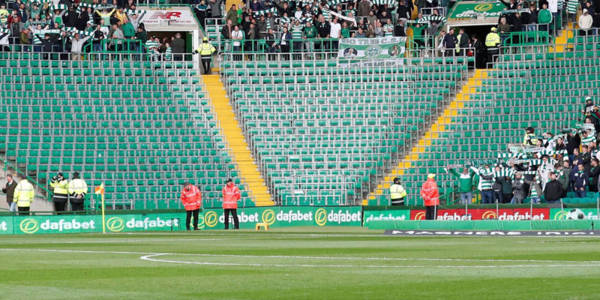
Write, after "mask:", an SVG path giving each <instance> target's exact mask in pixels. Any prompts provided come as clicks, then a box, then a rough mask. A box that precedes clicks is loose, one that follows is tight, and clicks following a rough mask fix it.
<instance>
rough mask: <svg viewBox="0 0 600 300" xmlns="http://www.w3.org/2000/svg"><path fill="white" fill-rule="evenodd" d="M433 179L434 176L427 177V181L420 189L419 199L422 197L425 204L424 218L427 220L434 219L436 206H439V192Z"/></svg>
mask: <svg viewBox="0 0 600 300" xmlns="http://www.w3.org/2000/svg"><path fill="white" fill-rule="evenodd" d="M434 178H435V174H429V175H427V181H425V182H424V183H423V187H422V188H421V197H423V202H424V203H425V209H426V213H425V218H426V219H427V220H435V219H436V217H437V216H436V215H437V206H438V205H440V192H439V190H438V186H437V183H435V179H434Z"/></svg>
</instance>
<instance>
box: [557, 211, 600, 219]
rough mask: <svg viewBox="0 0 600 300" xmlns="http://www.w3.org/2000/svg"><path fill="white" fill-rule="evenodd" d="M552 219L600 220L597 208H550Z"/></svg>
mask: <svg viewBox="0 0 600 300" xmlns="http://www.w3.org/2000/svg"><path fill="white" fill-rule="evenodd" d="M550 219H551V220H561V221H562V220H599V219H600V218H599V216H598V209H596V208H565V209H560V208H552V209H550Z"/></svg>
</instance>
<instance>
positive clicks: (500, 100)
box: [369, 37, 600, 204]
mask: <svg viewBox="0 0 600 300" xmlns="http://www.w3.org/2000/svg"><path fill="white" fill-rule="evenodd" d="M594 40H595V37H590V38H588V39H585V38H581V37H578V41H577V42H576V43H575V46H574V48H575V50H574V51H572V52H548V51H546V50H547V48H546V47H539V48H536V50H539V51H540V52H539V53H523V54H505V55H501V56H500V59H499V61H498V63H497V64H496V65H495V67H494V69H490V70H486V71H479V72H477V74H476V75H475V79H474V80H475V81H476V82H475V81H474V82H473V84H472V87H469V88H467V89H464V90H463V92H462V93H461V94H459V96H458V97H457V98H458V99H460V100H459V103H460V105H456V107H452V108H451V109H449V110H448V111H447V113H446V115H445V116H444V117H445V118H447V120H446V122H445V123H444V127H443V130H439V129H438V128H434V134H436V136H438V138H431V139H427V140H426V141H425V142H424V143H423V144H424V145H423V146H422V147H418V148H416V149H414V151H413V153H415V154H416V156H415V157H413V159H410V158H409V159H407V160H405V161H404V162H403V163H401V164H400V165H399V168H397V169H396V170H394V171H393V172H392V173H391V174H390V175H391V177H393V176H396V175H402V178H403V180H404V181H405V182H409V183H410V182H412V183H413V184H416V183H419V182H421V181H422V178H423V177H424V176H425V175H426V174H427V173H436V174H438V175H440V181H441V182H443V183H442V186H444V187H445V188H446V189H447V190H451V189H452V186H451V184H450V182H452V181H453V179H452V177H451V175H449V174H447V172H446V170H445V169H444V168H447V167H448V166H452V165H469V164H472V165H481V164H482V163H483V162H489V163H491V164H492V165H493V164H495V163H496V159H497V156H498V154H499V153H503V152H507V150H508V149H507V145H508V144H519V143H521V142H522V138H523V132H524V129H525V128H526V127H530V126H531V127H534V128H537V129H538V133H541V132H552V133H555V134H557V135H559V134H561V133H564V132H563V130H564V129H566V128H575V127H576V125H577V123H579V122H581V117H580V116H581V107H582V105H583V103H584V98H585V97H586V96H591V97H592V98H596V97H597V91H596V85H597V76H598V73H599V72H600V69H598V59H597V57H598V53H599V52H598V50H597V48H596V47H597V45H598V43H597V42H595V41H594ZM407 161H410V165H409V167H408V168H405V166H406V163H407ZM387 179H389V177H388V178H387ZM385 194H386V189H385V186H383V185H382V186H380V187H379V189H378V190H377V191H376V192H375V194H374V195H373V196H371V197H370V199H369V203H372V204H380V203H387V201H388V199H387V198H388V196H386V195H385ZM409 194H412V197H413V200H415V201H416V203H419V199H418V198H419V197H418V196H417V195H418V191H417V190H415V189H413V190H409ZM569 196H572V194H569ZM591 197H593V194H592V195H591Z"/></svg>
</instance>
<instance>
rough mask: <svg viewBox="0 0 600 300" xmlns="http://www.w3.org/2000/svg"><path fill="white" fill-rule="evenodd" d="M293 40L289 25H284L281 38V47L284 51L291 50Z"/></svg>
mask: <svg viewBox="0 0 600 300" xmlns="http://www.w3.org/2000/svg"><path fill="white" fill-rule="evenodd" d="M291 40H292V34H291V33H290V32H288V29H287V27H283V31H282V32H281V36H280V38H279V49H280V50H281V52H282V53H288V52H290V42H291Z"/></svg>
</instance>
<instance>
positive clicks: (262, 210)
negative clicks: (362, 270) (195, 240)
mask: <svg viewBox="0 0 600 300" xmlns="http://www.w3.org/2000/svg"><path fill="white" fill-rule="evenodd" d="M237 214H238V220H239V222H240V228H241V229H254V228H255V226H256V224H257V223H267V224H269V226H271V227H288V226H320V227H322V226H360V225H361V221H362V214H361V207H359V206H344V207H306V206H298V207H252V208H240V209H238V210H237ZM224 224H225V216H224V215H223V210H222V209H206V210H204V226H205V227H204V228H205V229H223V228H224V226H225V225H224ZM229 228H233V219H232V217H231V216H230V220H229Z"/></svg>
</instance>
